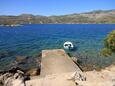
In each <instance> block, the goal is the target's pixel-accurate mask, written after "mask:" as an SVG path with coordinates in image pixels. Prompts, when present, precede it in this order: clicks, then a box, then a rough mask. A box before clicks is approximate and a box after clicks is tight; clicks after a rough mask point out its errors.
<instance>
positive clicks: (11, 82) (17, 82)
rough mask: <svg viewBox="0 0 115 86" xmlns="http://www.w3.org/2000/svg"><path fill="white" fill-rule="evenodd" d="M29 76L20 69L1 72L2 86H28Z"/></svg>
mask: <svg viewBox="0 0 115 86" xmlns="http://www.w3.org/2000/svg"><path fill="white" fill-rule="evenodd" d="M26 79H27V76H26V75H25V73H24V72H23V71H22V70H20V69H19V68H12V69H10V70H8V71H3V72H0V86H26V85H25V80H26Z"/></svg>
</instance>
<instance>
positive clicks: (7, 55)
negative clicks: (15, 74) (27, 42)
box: [0, 50, 13, 59]
mask: <svg viewBox="0 0 115 86" xmlns="http://www.w3.org/2000/svg"><path fill="white" fill-rule="evenodd" d="M12 53H13V52H12V51H8V50H6V51H2V52H0V59H2V58H5V57H9V56H11V55H12Z"/></svg>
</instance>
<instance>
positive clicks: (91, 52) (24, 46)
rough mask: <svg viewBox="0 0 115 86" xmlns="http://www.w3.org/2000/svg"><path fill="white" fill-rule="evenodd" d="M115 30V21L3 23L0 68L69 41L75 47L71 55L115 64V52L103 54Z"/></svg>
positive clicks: (0, 36) (0, 43)
mask: <svg viewBox="0 0 115 86" xmlns="http://www.w3.org/2000/svg"><path fill="white" fill-rule="evenodd" d="M112 30H115V24H25V25H22V26H15V27H8V26H0V54H4V53H6V54H8V55H6V56H5V57H2V56H1V57H0V68H2V67H5V66H6V65H9V64H10V63H11V62H12V61H14V60H15V58H16V56H33V57H34V56H36V55H38V54H39V53H41V51H42V50H46V49H63V44H64V42H66V41H70V42H72V43H73V44H74V46H75V47H76V49H75V50H74V51H68V50H65V51H67V53H71V54H74V55H76V54H79V55H81V56H82V57H83V56H85V57H86V56H87V57H89V58H91V60H89V61H87V64H89V63H92V64H96V65H99V66H102V65H110V64H112V63H115V55H112V56H109V57H102V56H100V54H99V53H100V51H101V49H102V48H103V47H104V39H105V37H106V36H107V34H108V33H110V32H111V31H112Z"/></svg>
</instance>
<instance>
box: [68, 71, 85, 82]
mask: <svg viewBox="0 0 115 86" xmlns="http://www.w3.org/2000/svg"><path fill="white" fill-rule="evenodd" d="M70 79H71V80H74V81H75V82H77V81H86V77H85V76H84V74H83V73H82V72H79V71H76V72H74V73H73V74H72V76H71V78H70Z"/></svg>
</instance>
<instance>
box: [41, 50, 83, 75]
mask: <svg viewBox="0 0 115 86" xmlns="http://www.w3.org/2000/svg"><path fill="white" fill-rule="evenodd" d="M75 71H81V70H80V69H79V67H78V66H77V65H76V64H75V63H74V62H73V61H72V59H71V58H70V57H69V56H68V55H67V54H66V52H65V51H64V50H63V49H54V50H43V51H42V66H41V75H51V74H57V73H58V74H60V73H68V72H75Z"/></svg>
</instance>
